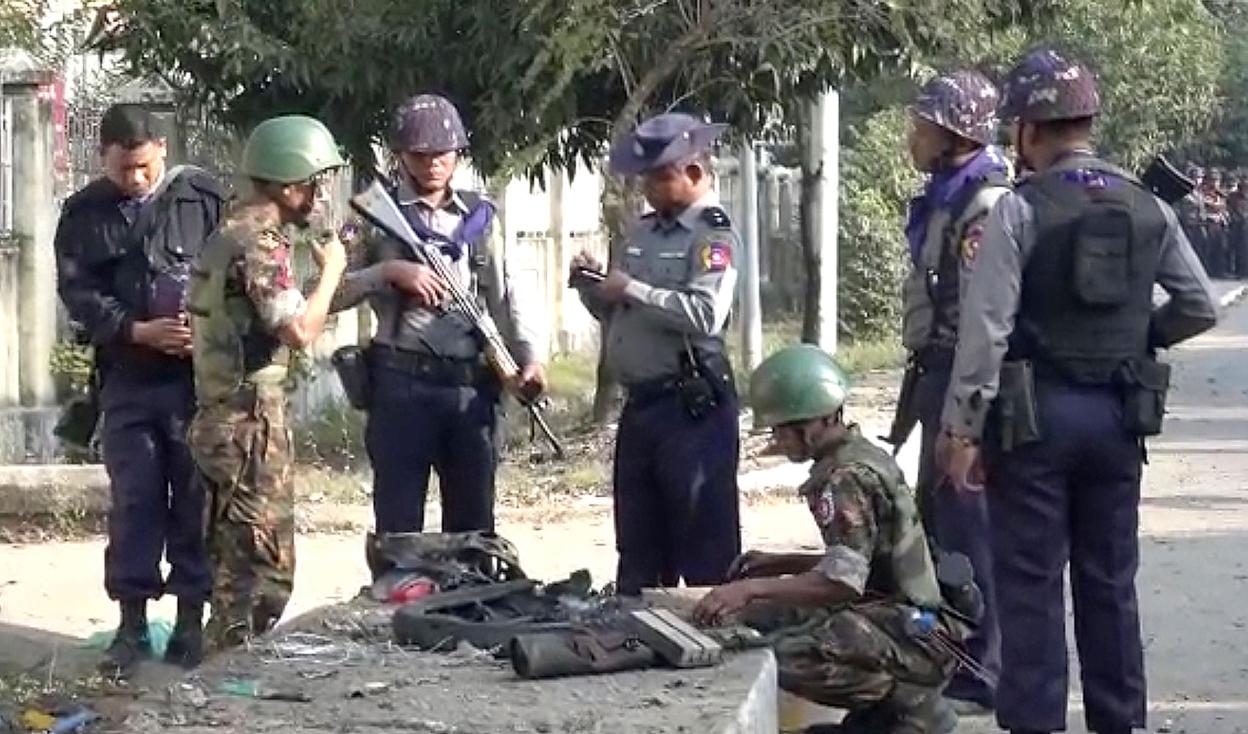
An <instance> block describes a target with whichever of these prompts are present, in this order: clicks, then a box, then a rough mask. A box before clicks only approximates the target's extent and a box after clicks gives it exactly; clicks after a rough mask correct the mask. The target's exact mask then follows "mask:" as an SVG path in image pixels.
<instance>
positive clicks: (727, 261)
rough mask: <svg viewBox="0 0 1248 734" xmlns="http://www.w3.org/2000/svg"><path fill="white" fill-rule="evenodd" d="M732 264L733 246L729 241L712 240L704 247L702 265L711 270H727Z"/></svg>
mask: <svg viewBox="0 0 1248 734" xmlns="http://www.w3.org/2000/svg"><path fill="white" fill-rule="evenodd" d="M731 265H732V246H731V245H730V244H728V243H727V242H710V243H707V244H706V245H704V246H703V247H702V267H703V268H704V269H706V270H708V271H710V272H718V271H721V270H727V269H728V268H729V267H730V266H731Z"/></svg>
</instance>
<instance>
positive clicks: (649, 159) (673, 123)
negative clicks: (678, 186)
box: [610, 112, 728, 175]
mask: <svg viewBox="0 0 1248 734" xmlns="http://www.w3.org/2000/svg"><path fill="white" fill-rule="evenodd" d="M727 127H728V126H727V125H723V124H718V123H708V122H703V121H701V120H699V119H698V118H696V117H694V116H692V115H686V114H683V113H679V112H669V113H667V114H663V115H658V116H655V117H651V118H650V119H648V120H645V121H644V122H642V123H641V124H640V125H638V126H637V127H636V128H634V129H633V130H632V131H630V132H629V133H628V134H627V135H623V136H621V137H619V138H617V139H616V141H615V144H614V145H612V146H611V156H610V163H611V170H612V171H614V172H615V173H620V174H625V175H634V174H638V173H645V172H646V171H651V170H654V169H656V168H662V167H663V166H666V165H669V164H672V163H679V162H680V161H683V160H685V159H687V158H690V157H691V156H695V155H697V154H698V153H701V152H703V151H704V150H707V149H708V148H710V147H711V144H713V143H714V142H715V140H716V139H717V138H718V137H719V136H720V135H722V134H723V132H724V130H725V129H727Z"/></svg>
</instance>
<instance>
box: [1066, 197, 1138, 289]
mask: <svg viewBox="0 0 1248 734" xmlns="http://www.w3.org/2000/svg"><path fill="white" fill-rule="evenodd" d="M1131 231H1132V228H1131V215H1130V213H1129V212H1127V211H1125V210H1123V209H1117V208H1108V207H1106V208H1098V209H1096V210H1095V211H1094V212H1092V213H1090V214H1088V215H1085V216H1084V217H1083V218H1082V219H1081V220H1080V221H1079V225H1078V227H1077V229H1076V230H1075V235H1074V236H1075V240H1074V248H1073V249H1074V253H1073V255H1074V262H1073V263H1072V273H1071V274H1072V276H1073V281H1074V291H1075V295H1076V296H1077V297H1078V298H1079V300H1080V301H1082V302H1083V303H1084V304H1086V305H1088V306H1120V305H1122V304H1124V303H1126V302H1127V298H1128V297H1129V295H1130V293H1129V289H1130V287H1131Z"/></svg>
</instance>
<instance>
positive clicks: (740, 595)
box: [693, 579, 757, 625]
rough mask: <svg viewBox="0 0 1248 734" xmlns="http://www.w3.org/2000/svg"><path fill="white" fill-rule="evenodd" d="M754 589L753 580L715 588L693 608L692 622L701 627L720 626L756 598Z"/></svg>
mask: <svg viewBox="0 0 1248 734" xmlns="http://www.w3.org/2000/svg"><path fill="white" fill-rule="evenodd" d="M755 589H756V582H755V581H754V580H753V579H746V580H744V581H734V582H732V583H730V584H724V585H723V586H717V587H715V588H714V589H712V590H711V592H710V593H709V594H707V595H706V596H704V597H702V599H701V600H700V601H699V602H698V605H697V606H696V607H694V608H693V621H695V622H697V623H698V624H702V625H713V624H722V623H723V622H724V620H725V619H726V618H727V617H728V616H729V615H731V614H734V613H736V612H739V611H741V610H742V609H744V608H745V606H746V605H747V604H749V603H750V602H751V601H753V600H754V599H755V598H756V597H757V594H756V593H755Z"/></svg>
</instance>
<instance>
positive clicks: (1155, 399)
mask: <svg viewBox="0 0 1248 734" xmlns="http://www.w3.org/2000/svg"><path fill="white" fill-rule="evenodd" d="M1118 381H1119V382H1120V383H1121V385H1122V426H1123V428H1125V429H1127V430H1128V431H1130V432H1131V433H1133V434H1135V435H1137V436H1156V435H1157V434H1159V433H1161V423H1162V420H1163V419H1164V418H1165V416H1166V393H1168V392H1169V391H1170V365H1168V364H1162V363H1161V362H1158V361H1156V360H1153V359H1133V360H1131V361H1129V362H1125V363H1123V365H1122V367H1121V368H1119V370H1118Z"/></svg>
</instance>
